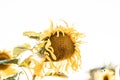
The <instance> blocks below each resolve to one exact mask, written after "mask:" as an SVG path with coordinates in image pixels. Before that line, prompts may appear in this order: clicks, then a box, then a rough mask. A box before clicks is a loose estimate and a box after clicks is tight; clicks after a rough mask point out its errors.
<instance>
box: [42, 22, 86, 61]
mask: <svg viewBox="0 0 120 80" xmlns="http://www.w3.org/2000/svg"><path fill="white" fill-rule="evenodd" d="M51 24H52V23H51ZM66 25H67V26H66V27H65V26H61V25H59V26H57V27H55V28H53V24H52V25H51V26H50V29H48V30H46V31H44V33H43V35H44V36H43V39H42V40H43V41H44V42H45V49H44V52H45V53H46V52H47V53H48V56H49V58H50V59H51V60H52V61H61V60H65V59H69V58H71V57H72V56H73V55H74V54H80V52H79V48H78V45H79V44H80V43H79V42H80V41H78V39H79V38H81V37H83V35H84V34H83V33H79V32H78V31H76V30H75V29H74V28H70V27H68V24H67V23H66ZM43 54H44V53H43ZM76 57H77V56H76ZM78 57H80V55H79V56H78ZM46 61H47V60H46Z"/></svg>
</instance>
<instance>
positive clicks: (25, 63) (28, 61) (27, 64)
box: [20, 57, 31, 67]
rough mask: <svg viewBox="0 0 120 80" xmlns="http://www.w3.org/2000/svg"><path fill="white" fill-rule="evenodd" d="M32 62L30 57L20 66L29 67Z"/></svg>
mask: <svg viewBox="0 0 120 80" xmlns="http://www.w3.org/2000/svg"><path fill="white" fill-rule="evenodd" d="M30 62H31V61H30V57H28V58H26V59H25V60H24V61H23V62H22V63H21V64H20V66H24V67H29V64H30Z"/></svg>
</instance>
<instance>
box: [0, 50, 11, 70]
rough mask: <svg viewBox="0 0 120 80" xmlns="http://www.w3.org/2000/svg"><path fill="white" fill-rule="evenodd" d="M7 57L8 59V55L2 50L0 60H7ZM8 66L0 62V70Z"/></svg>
mask: <svg viewBox="0 0 120 80" xmlns="http://www.w3.org/2000/svg"><path fill="white" fill-rule="evenodd" d="M7 59H10V56H9V55H7V54H6V53H4V52H3V53H1V54H0V60H7ZM8 67H9V65H2V64H0V70H4V69H6V68H8Z"/></svg>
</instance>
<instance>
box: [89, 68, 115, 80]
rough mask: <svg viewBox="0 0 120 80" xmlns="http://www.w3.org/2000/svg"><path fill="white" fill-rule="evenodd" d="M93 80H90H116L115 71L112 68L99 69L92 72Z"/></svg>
mask: <svg viewBox="0 0 120 80" xmlns="http://www.w3.org/2000/svg"><path fill="white" fill-rule="evenodd" d="M90 74H91V79H89V80H114V79H115V70H114V69H111V68H106V67H102V68H97V69H93V70H91V73H90Z"/></svg>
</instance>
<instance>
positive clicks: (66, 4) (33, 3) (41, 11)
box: [0, 0, 120, 80]
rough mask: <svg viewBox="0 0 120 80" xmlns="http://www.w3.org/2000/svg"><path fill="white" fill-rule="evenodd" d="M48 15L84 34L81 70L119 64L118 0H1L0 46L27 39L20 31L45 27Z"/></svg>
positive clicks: (119, 7) (119, 19) (46, 27)
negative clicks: (63, 21)
mask: <svg viewBox="0 0 120 80" xmlns="http://www.w3.org/2000/svg"><path fill="white" fill-rule="evenodd" d="M48 18H50V19H52V20H53V22H55V24H56V21H57V22H58V21H59V19H63V20H65V21H67V22H68V24H69V25H72V24H75V29H77V31H79V32H83V33H85V34H86V37H85V38H84V39H83V40H85V41H86V42H87V43H86V44H82V46H81V47H80V48H81V55H82V61H83V64H82V68H83V70H84V71H85V70H89V68H92V67H95V66H101V65H104V64H109V63H112V64H115V65H118V64H120V58H119V57H120V56H119V54H120V29H119V28H120V0H0V49H7V50H11V49H12V48H13V47H14V46H16V45H19V44H22V43H24V42H27V41H28V42H29V40H27V39H28V38H26V37H24V36H23V35H22V33H23V32H24V31H31V30H32V31H38V32H39V31H43V30H45V29H48V28H49V21H48ZM76 75H77V74H76ZM76 75H74V77H75V76H76ZM78 75H79V78H82V77H80V74H78ZM76 77H77V76H76ZM83 77H84V76H83ZM72 78H73V77H72ZM73 79H75V78H73ZM77 79H78V78H76V80H77ZM52 80H53V79H52ZM71 80H72V79H71ZM78 80H79V79H78Z"/></svg>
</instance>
